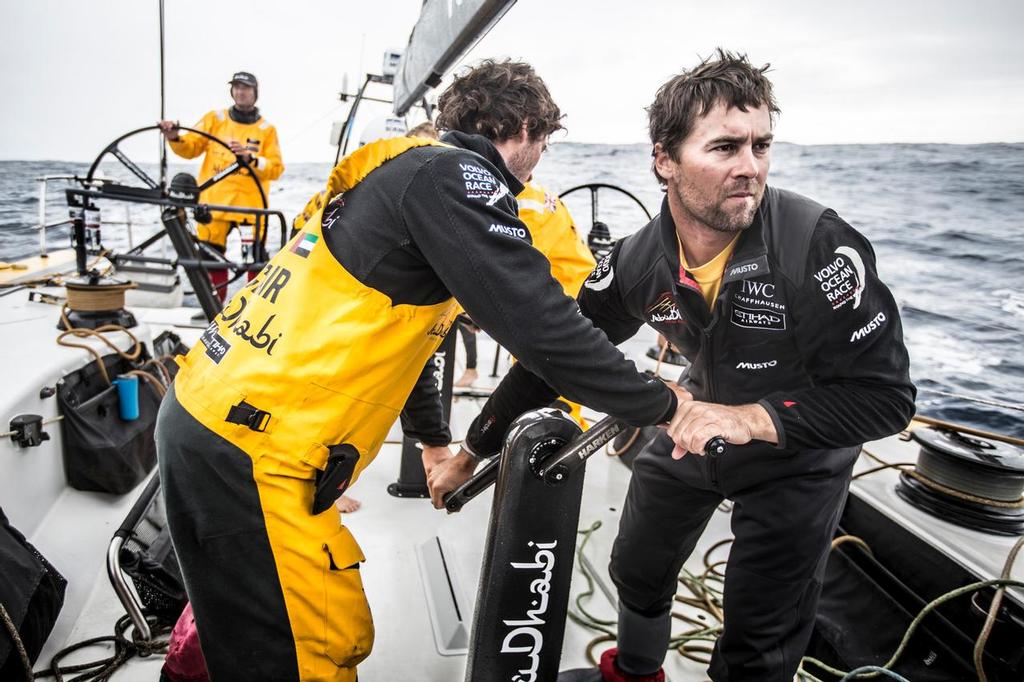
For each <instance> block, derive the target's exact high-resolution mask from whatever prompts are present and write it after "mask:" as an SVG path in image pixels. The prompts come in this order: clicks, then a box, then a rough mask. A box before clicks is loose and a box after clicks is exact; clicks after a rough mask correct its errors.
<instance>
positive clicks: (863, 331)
mask: <svg viewBox="0 0 1024 682" xmlns="http://www.w3.org/2000/svg"><path fill="white" fill-rule="evenodd" d="M883 324H885V313H878V314H877V315H875V316H874V317H873V318H871V321H870V322H868V323H867V324H866V325H864V326H863V327H861V328H860V329H858V330H857V331H855V332H854V333H853V334H851V335H850V343H853V342H854V341H860V340H861V339H863V338H864V337H865V336H867V335H868V334H870V333H871V332H873V331H875V330H876V329H878V328H879V327H881V326H882V325H883Z"/></svg>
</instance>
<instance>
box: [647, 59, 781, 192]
mask: <svg viewBox="0 0 1024 682" xmlns="http://www.w3.org/2000/svg"><path fill="white" fill-rule="evenodd" d="M714 57H715V58H714V59H713V58H712V57H707V58H706V59H704V60H702V61H701V63H700V64H698V65H697V66H695V67H694V68H692V69H690V70H689V71H683V72H682V73H681V74H679V75H678V76H674V77H672V79H671V80H669V81H668V82H667V83H665V84H664V85H662V86H661V87H660V88H659V89H658V94H657V95H655V96H654V103H653V104H651V106H649V107H647V119H648V128H649V131H650V135H651V144H652V145H656V144H658V143H659V142H660V143H661V147H662V149H664V150H665V151H666V152H667V153H668V155H669V157H671V159H672V160H673V161H679V147H680V145H681V144H682V142H683V140H685V139H686V136H687V135H689V134H690V131H692V130H693V125H694V123H695V122H696V121H697V119H698V118H699V117H701V116H704V115H705V114H707V113H708V112H709V111H711V109H712V108H714V106H715V104H717V103H718V102H724V103H725V105H726V106H728V107H730V108H731V107H736V108H738V109H739V110H740V111H747V108H748V107H753V108H755V109H756V108H758V107H761V106H767V107H768V111H769V112H770V113H771V117H772V123H774V122H775V117H776V116H777V115H778V114H779V111H780V110H779V107H778V105H777V104H776V103H775V95H774V93H773V92H772V82H771V81H770V80H768V77H767V76H765V73H766V72H767V71H768V70H769V69H770V68H771V64H765V65H764V66H762V67H760V68H757V67H755V66H753V65H752V64H751V63H750V62H749V61H748V60H747V55H745V54H734V53H732V52H728V51H726V50H723V49H722V48H718V49H717V50H716V53H715V55H714ZM651 170H653V171H654V175H655V176H656V177H657V178H658V181H659V182H661V183H662V184H664V182H665V179H664V178H662V177H661V176H660V175H658V171H657V170H655V169H654V167H653V164H652V167H651Z"/></svg>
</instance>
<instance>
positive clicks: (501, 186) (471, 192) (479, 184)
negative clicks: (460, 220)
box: [459, 163, 508, 206]
mask: <svg viewBox="0 0 1024 682" xmlns="http://www.w3.org/2000/svg"><path fill="white" fill-rule="evenodd" d="M459 168H460V169H461V170H462V179H463V181H464V182H465V183H466V198H467V199H487V205H488V206H493V205H494V204H496V203H497V202H498V200H499V199H501V198H502V197H503V196H505V195H506V194H508V187H507V186H506V185H505V183H503V182H500V181H499V180H498V179H497V178H496V177H494V175H493V174H492V173H491V172H490V171H489V170H487V169H486V168H481V167H480V166H477V165H474V164H472V163H460V164H459Z"/></svg>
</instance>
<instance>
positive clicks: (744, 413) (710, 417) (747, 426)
mask: <svg viewBox="0 0 1024 682" xmlns="http://www.w3.org/2000/svg"><path fill="white" fill-rule="evenodd" d="M668 435H669V437H670V438H672V440H673V441H674V442H675V444H676V447H675V449H674V450H673V451H672V458H673V459H682V458H683V457H684V456H685V455H686V453H687V452H694V453H697V454H699V455H703V454H704V446H705V444H706V443H707V442H708V441H709V440H711V439H712V438H714V437H715V436H721V437H722V438H723V439H724V440H725V441H726V442H727V443H732V444H733V445H743V444H745V443H749V442H750V441H752V440H763V441H765V442H768V443H777V442H778V440H779V436H778V434H777V433H776V432H775V424H774V423H773V422H772V420H771V417H769V416H768V411H767V410H765V409H764V408H763V407H761V406H760V405H758V404H757V403H752V404H750V405H718V404H716V403H705V402H700V401H698V400H693V399H692V397H691V398H690V399H689V400H683V399H680V401H679V407H678V408H677V409H676V413H675V416H673V417H672V421H671V422H670V423H669V425H668Z"/></svg>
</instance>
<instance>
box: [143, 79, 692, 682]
mask: <svg viewBox="0 0 1024 682" xmlns="http://www.w3.org/2000/svg"><path fill="white" fill-rule="evenodd" d="M439 109H440V112H441V113H440V120H442V121H447V122H448V123H446V124H445V126H446V127H447V128H448V129H449V130H450V131H451V132H449V133H448V135H446V136H445V137H444V142H446V143H447V144H439V143H437V142H435V141H432V140H431V141H428V140H419V139H413V138H393V139H386V140H378V141H376V142H372V143H370V144H368V145H366V146H365V147H362V148H361V149H359V150H357V151H355V152H353V153H352V154H350V155H348V156H346V157H345V158H344V159H342V161H341V162H340V163H339V164H338V165H337V166H336V167H335V168H334V170H333V171H332V173H331V177H330V179H329V180H328V183H327V190H328V191H327V193H326V199H327V201H326V203H325V204H324V205H323V206H322V207H320V208H318V209H317V210H316V211H314V212H313V214H312V215H311V216H310V218H309V221H308V222H307V223H306V224H305V225H303V227H302V230H301V231H300V232H299V233H298V234H296V235H295V236H294V237H293V238H292V240H291V242H290V243H289V246H288V248H286V249H283V250H282V251H280V252H279V253H278V254H276V255H275V256H274V257H273V258H272V259H271V260H270V262H269V263H268V264H267V266H266V268H264V270H263V271H261V272H260V273H259V275H258V276H257V277H256V278H255V279H254V280H253V281H252V282H251V283H250V284H248V285H247V286H246V287H244V288H243V289H242V290H240V291H239V292H237V293H236V294H235V295H234V297H232V298H231V299H230V300H229V302H228V304H227V306H226V307H225V309H224V311H223V312H222V313H221V314H220V315H217V317H216V318H215V319H214V320H212V321H211V324H210V326H209V327H208V328H207V329H206V331H205V332H204V333H203V335H202V338H201V339H200V343H197V344H196V345H195V346H194V347H193V348H192V350H191V351H190V352H189V353H188V355H186V356H184V357H181V358H179V363H180V366H181V368H180V370H179V372H178V374H177V375H176V377H175V381H174V386H173V388H172V389H171V390H170V391H169V392H168V394H167V397H166V399H165V400H164V401H163V403H162V405H161V408H160V415H159V419H158V421H157V429H156V442H157V450H158V455H159V460H160V483H161V486H162V489H163V493H164V500H165V504H166V511H167V521H168V526H169V528H170V532H171V537H172V539H173V542H174V547H175V550H176V552H177V556H178V559H179V562H180V565H181V569H182V575H183V577H184V581H185V586H186V590H187V592H188V596H189V600H190V602H191V604H192V608H193V613H194V615H195V620H196V626H197V630H198V633H199V637H200V640H201V644H202V649H203V655H204V658H205V661H206V664H207V667H208V670H209V672H210V676H211V678H212V679H214V680H217V679H222V680H236V679H238V680H241V679H244V680H275V681H281V680H300V679H301V680H333V681H334V682H353V681H354V680H355V679H356V675H357V673H356V666H357V665H358V664H359V662H360V661H362V660H363V659H364V658H365V657H366V656H367V655H368V654H369V652H370V649H371V647H372V643H373V625H372V619H371V616H370V612H369V608H368V606H367V603H366V597H365V595H364V593H363V590H362V581H361V578H360V575H361V574H362V573H361V570H360V569H359V566H360V564H361V563H362V561H363V559H364V555H363V552H362V550H361V549H360V547H359V545H358V543H357V542H356V540H355V538H354V537H353V536H352V534H351V533H350V532H349V531H348V529H346V528H344V527H343V526H342V525H341V523H340V521H339V515H338V514H337V512H336V510H335V508H334V501H335V500H336V499H337V497H338V496H339V495H340V494H341V491H343V490H344V489H345V487H346V486H347V485H349V484H351V483H352V482H354V481H355V480H356V479H357V477H358V476H359V474H360V473H361V472H362V470H363V469H364V468H365V467H366V466H367V465H369V463H370V462H371V461H372V460H373V458H374V457H375V456H376V454H377V452H378V451H379V449H380V447H381V445H382V444H383V442H384V439H385V438H386V436H387V433H388V430H389V428H390V427H391V424H392V423H393V422H394V420H395V418H396V417H397V416H398V413H399V411H400V410H401V408H402V406H403V404H404V403H405V401H406V398H407V396H408V395H409V392H410V391H411V390H412V387H413V385H414V383H415V381H416V378H417V376H418V375H419V373H420V370H421V369H422V368H423V366H424V364H425V363H426V361H427V358H429V357H430V355H431V354H432V353H433V352H434V350H435V349H436V348H437V346H438V344H439V343H440V341H441V339H442V338H443V337H444V335H445V334H446V333H448V332H449V330H450V329H451V326H452V324H453V323H454V320H455V316H456V313H457V309H458V305H457V304H456V300H455V299H457V300H458V303H459V304H461V305H462V306H463V307H464V308H465V309H466V311H467V312H469V313H470V314H471V315H472V316H473V319H474V320H475V321H476V322H477V323H478V324H479V325H480V326H481V327H482V328H483V329H486V330H487V331H488V332H489V333H490V334H491V335H493V336H494V338H496V339H498V340H499V342H500V343H501V344H502V345H503V346H505V347H507V348H509V349H510V350H511V351H513V352H515V354H516V355H517V357H519V359H520V361H521V363H522V364H523V365H524V366H527V367H529V368H530V369H531V370H532V371H535V372H538V373H539V374H540V375H541V376H543V377H544V380H545V381H547V382H549V383H551V384H553V385H555V386H557V387H558V388H559V389H560V390H561V391H562V392H563V393H564V394H565V395H567V396H569V397H570V398H572V399H574V400H577V401H580V402H587V403H590V404H594V405H595V406H597V407H598V409H602V410H604V411H607V412H609V413H612V414H615V415H616V416H618V417H620V418H622V419H624V420H625V421H628V422H632V423H636V424H652V423H659V422H666V421H668V420H669V419H670V418H671V417H672V415H674V414H675V412H676V409H677V406H678V404H679V403H680V398H682V399H684V400H685V399H688V398H689V396H688V394H686V393H685V392H684V391H682V389H679V388H678V387H675V389H672V388H670V387H668V386H667V385H665V384H663V383H662V382H660V381H657V380H653V379H651V378H650V377H645V376H643V375H641V374H639V373H638V372H637V371H636V367H635V366H634V365H633V364H632V363H631V362H629V361H628V360H627V359H626V358H625V357H623V355H622V354H621V353H620V352H619V351H618V350H617V349H616V348H615V347H614V346H612V345H611V344H610V343H609V342H608V339H607V338H606V337H605V335H604V334H603V333H601V332H600V331H598V330H597V329H595V328H594V326H593V324H592V323H591V322H590V321H589V320H587V319H585V318H583V317H582V316H580V314H579V308H578V306H577V304H576V303H575V302H574V301H573V300H572V299H570V298H569V297H567V296H565V294H564V293H563V291H562V288H561V286H560V285H559V284H558V283H557V282H555V280H554V279H552V278H551V276H550V266H549V264H548V263H547V261H546V260H545V259H544V257H543V256H542V255H541V254H540V253H539V252H538V251H537V250H535V249H534V248H533V247H532V246H531V245H530V233H529V231H528V230H527V229H526V227H525V226H524V225H523V223H522V222H521V221H520V220H519V218H518V216H517V210H516V203H515V199H514V197H515V195H516V194H517V193H519V192H520V191H521V190H522V181H523V180H525V179H526V178H527V177H529V175H530V172H531V171H532V170H533V167H534V165H536V163H537V161H538V160H539V158H540V155H541V152H542V151H543V149H544V146H545V145H546V141H547V137H548V135H549V134H550V133H551V132H553V131H555V130H558V129H559V128H560V123H559V120H560V118H561V113H560V112H559V110H558V107H557V106H556V105H555V104H554V101H553V100H552V99H551V96H550V94H549V93H548V91H547V88H546V87H545V85H544V82H543V81H542V80H541V79H540V78H539V77H538V76H537V74H536V73H535V72H534V71H533V69H532V68H531V67H530V66H529V65H528V64H522V63H512V62H502V63H495V62H489V61H488V62H484V63H483V64H481V65H480V66H479V67H478V68H476V69H473V70H471V71H470V72H469V73H467V74H465V75H464V76H463V77H461V78H459V79H457V80H456V81H455V82H454V83H453V84H452V86H451V87H450V88H449V89H448V90H447V91H446V92H445V93H444V94H443V95H442V97H441V99H440V102H439ZM609 383H610V384H611V385H612V386H614V387H615V390H612V391H609V390H607V386H608V385H609ZM677 396H679V397H677ZM450 456H451V455H450V452H448V451H447V448H443V447H441V448H430V449H429V450H428V449H424V465H425V467H428V468H429V467H431V466H433V465H434V463H435V462H436V461H446V460H447V459H448V458H450ZM435 457H436V458H435ZM372 566H373V564H372V563H371V564H370V565H369V567H367V568H366V569H365V570H373V569H372ZM254 652H255V653H258V654H259V655H254Z"/></svg>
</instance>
